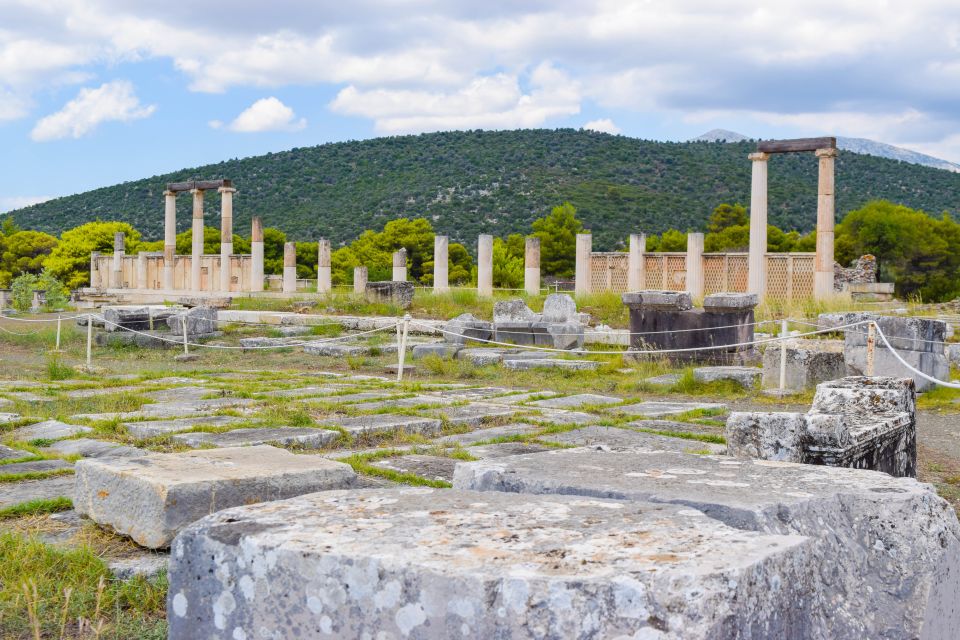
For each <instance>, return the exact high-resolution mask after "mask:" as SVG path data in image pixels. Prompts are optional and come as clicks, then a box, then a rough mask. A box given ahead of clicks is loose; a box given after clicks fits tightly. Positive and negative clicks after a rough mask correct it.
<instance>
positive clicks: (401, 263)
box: [393, 249, 407, 282]
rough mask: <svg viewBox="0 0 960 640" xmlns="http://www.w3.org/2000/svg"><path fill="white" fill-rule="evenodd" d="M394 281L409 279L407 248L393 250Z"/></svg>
mask: <svg viewBox="0 0 960 640" xmlns="http://www.w3.org/2000/svg"><path fill="white" fill-rule="evenodd" d="M393 281H394V282H406V281H407V250H406V249H400V250H399V251H394V252H393Z"/></svg>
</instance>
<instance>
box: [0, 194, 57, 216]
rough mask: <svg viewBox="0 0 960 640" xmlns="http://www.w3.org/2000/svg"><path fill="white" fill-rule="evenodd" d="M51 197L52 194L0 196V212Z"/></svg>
mask: <svg viewBox="0 0 960 640" xmlns="http://www.w3.org/2000/svg"><path fill="white" fill-rule="evenodd" d="M52 198H53V196H0V213H5V212H7V211H13V210H14V209H22V208H23V207H29V206H30V205H32V204H40V203H41V202H46V201H47V200H50V199H52Z"/></svg>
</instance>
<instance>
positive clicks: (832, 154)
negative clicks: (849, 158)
mask: <svg viewBox="0 0 960 640" xmlns="http://www.w3.org/2000/svg"><path fill="white" fill-rule="evenodd" d="M814 153H816V154H817V157H818V158H836V157H837V150H836V149H817V150H816V151H815V152H814Z"/></svg>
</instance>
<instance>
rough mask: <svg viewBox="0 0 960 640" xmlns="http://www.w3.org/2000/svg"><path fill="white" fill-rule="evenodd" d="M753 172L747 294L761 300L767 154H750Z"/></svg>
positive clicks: (764, 265) (764, 283)
mask: <svg viewBox="0 0 960 640" xmlns="http://www.w3.org/2000/svg"><path fill="white" fill-rule="evenodd" d="M748 157H749V158H750V160H751V161H752V162H753V171H752V175H751V181H750V257H749V265H748V271H747V293H755V294H757V297H758V298H760V299H761V300H762V299H763V296H764V294H765V293H766V289H767V160H769V159H770V154H768V153H760V152H757V153H751V154H750V155H749V156H748Z"/></svg>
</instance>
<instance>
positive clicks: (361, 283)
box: [353, 267, 367, 296]
mask: <svg viewBox="0 0 960 640" xmlns="http://www.w3.org/2000/svg"><path fill="white" fill-rule="evenodd" d="M366 292H367V268H366V267H354V268H353V293H354V294H356V295H358V296H362V295H364V294H365V293H366Z"/></svg>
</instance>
